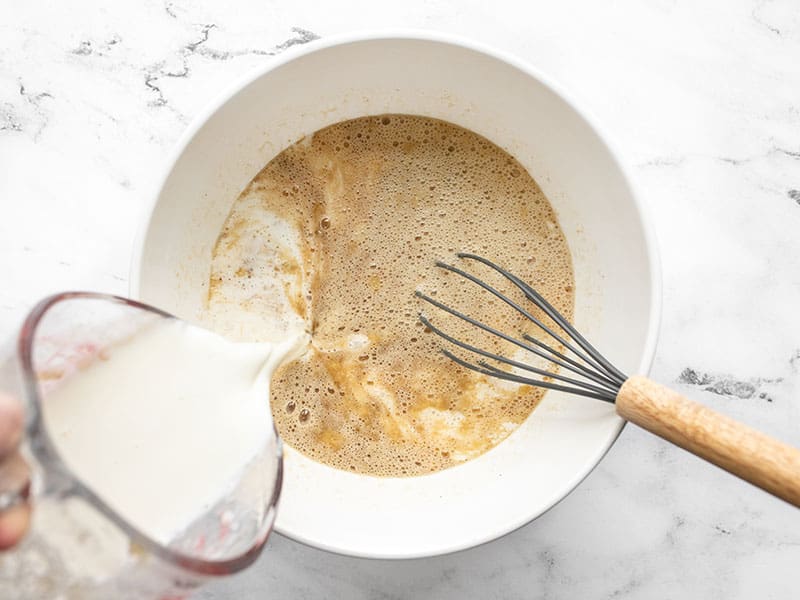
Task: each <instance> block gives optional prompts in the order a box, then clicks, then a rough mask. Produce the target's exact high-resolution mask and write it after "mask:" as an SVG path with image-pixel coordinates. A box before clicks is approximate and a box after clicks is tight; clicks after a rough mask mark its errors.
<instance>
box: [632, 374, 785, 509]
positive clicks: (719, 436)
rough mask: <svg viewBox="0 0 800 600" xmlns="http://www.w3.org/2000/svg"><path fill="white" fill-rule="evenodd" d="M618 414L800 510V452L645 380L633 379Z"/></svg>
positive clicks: (635, 377)
mask: <svg viewBox="0 0 800 600" xmlns="http://www.w3.org/2000/svg"><path fill="white" fill-rule="evenodd" d="M616 406H617V413H618V414H619V415H620V416H621V417H623V418H624V419H626V420H628V421H630V422H631V423H636V425H638V426H639V427H643V428H644V429H647V430H648V431H650V432H651V433H654V434H656V435H657V436H659V437H662V438H664V439H665V440H667V441H670V442H672V443H673V444H676V445H678V446H680V447H681V448H683V449H685V450H688V451H689V452H691V453H692V454H695V455H697V456H699V457H701V458H704V459H706V460H707V461H709V462H711V463H714V464H715V465H717V466H718V467H721V468H723V469H725V470H726V471H728V472H730V473H733V474H734V475H736V476H738V477H741V478H742V479H744V480H746V481H749V482H750V483H752V484H753V485H756V486H758V487H760V488H761V489H763V490H766V491H768V492H770V493H771V494H774V495H775V496H777V497H778V498H782V499H783V500H786V501H787V502H789V503H791V504H794V505H795V506H797V507H800V450H798V449H797V448H794V447H792V446H789V445H788V444H784V443H783V442H780V441H778V440H776V439H774V438H771V437H769V436H768V435H765V434H763V433H761V432H760V431H756V430H755V429H753V428H751V427H748V426H747V425H744V424H742V423H739V422H738V421H736V420H734V419H731V418H730V417H726V416H725V415H722V414H720V413H718V412H716V411H714V410H711V409H710V408H706V407H705V406H703V405H702V404H698V403H697V402H694V401H692V400H689V399H688V398H686V397H684V396H682V395H680V394H678V393H677V392H674V391H672V390H670V389H669V388H666V387H664V386H663V385H660V384H658V383H655V382H654V381H651V380H649V379H647V378H646V377H640V376H638V375H637V376H633V377H631V378H629V379H628V380H627V381H626V382H625V383H624V384H623V385H622V388H620V390H619V394H617V402H616Z"/></svg>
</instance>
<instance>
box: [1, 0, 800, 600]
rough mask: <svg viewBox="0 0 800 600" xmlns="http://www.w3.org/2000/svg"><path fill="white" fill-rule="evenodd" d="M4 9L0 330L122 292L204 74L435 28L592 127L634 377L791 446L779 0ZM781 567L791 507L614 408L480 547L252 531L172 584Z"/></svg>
mask: <svg viewBox="0 0 800 600" xmlns="http://www.w3.org/2000/svg"><path fill="white" fill-rule="evenodd" d="M601 4H602V5H601ZM3 14H4V17H3V19H2V22H0V165H2V166H1V167H0V199H1V200H0V202H2V205H1V206H2V212H0V215H2V216H1V218H0V273H2V278H3V285H2V286H0V333H3V334H10V333H11V331H12V330H13V328H14V327H16V325H17V324H18V322H19V320H20V319H21V317H22V316H23V314H24V313H25V311H26V309H28V308H29V307H30V306H31V305H32V303H33V302H35V301H36V300H37V299H39V298H40V297H41V296H43V295H45V294H47V293H49V292H53V291H57V290H62V289H66V288H88V289H96V290H102V291H108V292H114V293H118V294H125V293H126V292H127V278H128V264H129V260H130V255H131V249H132V242H133V237H134V234H135V231H136V227H137V223H138V222H139V220H140V219H141V217H142V216H143V211H144V207H145V206H146V204H147V201H148V198H149V197H150V195H151V194H152V191H153V187H154V184H155V177H156V174H158V173H159V172H160V169H161V168H162V165H163V163H164V161H165V158H166V156H167V154H168V152H169V151H170V147H171V146H172V145H173V143H174V142H175V141H176V140H177V138H178V136H179V135H180V134H181V132H182V131H183V130H184V128H185V127H186V126H187V124H188V123H189V122H190V120H191V119H192V118H193V116H194V115H195V114H197V112H198V111H199V110H200V109H201V107H203V105H204V104H206V103H207V102H208V101H209V100H210V99H211V98H212V97H213V96H214V95H215V94H216V93H217V92H218V91H219V90H220V89H221V88H223V87H225V86H227V85H228V84H230V83H231V82H232V81H234V80H236V79H237V78H238V77H240V76H241V75H242V74H243V73H244V72H246V71H247V70H249V69H251V68H253V67H256V66H258V65H262V64H264V63H265V62H267V61H269V60H270V56H272V55H274V54H277V53H279V52H281V51H282V50H283V49H285V48H288V47H290V46H292V45H295V44H302V43H305V42H307V41H309V40H312V39H314V38H316V37H319V36H328V35H331V34H335V33H340V32H346V31H351V30H355V29H369V28H376V27H415V28H429V29H437V30H443V31H447V32H451V33H456V34H460V35H463V36H467V37H470V38H473V39H477V40H479V41H483V42H486V43H489V44H491V45H494V46H497V47H499V48H502V49H504V50H507V51H510V52H512V53H515V54H517V55H519V56H520V57H522V58H524V59H526V60H528V61H529V62H531V63H533V64H534V65H536V66H537V67H539V68H540V69H541V70H543V71H545V72H546V73H548V74H549V75H551V76H553V77H554V78H556V79H557V80H560V82H561V83H562V84H563V85H564V86H566V87H567V88H568V89H569V90H570V91H571V92H572V93H573V94H574V95H575V96H577V97H578V98H579V99H580V100H581V101H582V105H584V106H587V107H588V108H589V109H590V110H591V111H593V112H594V114H595V115H596V116H597V118H598V120H599V122H600V123H601V124H602V125H603V127H604V129H605V130H606V131H609V132H611V134H612V135H613V137H614V138H615V141H616V143H617V145H618V147H619V148H620V150H621V152H622V154H623V156H624V158H625V159H626V160H627V162H628V163H629V164H630V165H631V166H632V171H633V174H634V176H635V178H636V179H637V182H638V184H639V186H640V188H641V192H642V194H643V196H644V198H645V199H646V201H647V202H648V203H649V204H650V207H651V209H652V213H653V216H654V217H655V226H656V232H657V235H658V237H659V239H660V244H661V253H662V261H663V271H664V314H663V323H662V328H661V337H660V341H659V344H658V351H657V356H656V360H655V364H654V367H653V370H652V373H651V374H652V376H653V377H654V378H655V379H657V380H659V381H662V382H664V383H667V384H670V385H672V386H675V388H676V389H678V390H680V391H682V392H685V393H686V394H688V395H690V396H691V397H693V398H695V399H697V400H699V401H701V402H704V403H706V404H708V405H710V406H712V407H715V408H717V409H720V410H722V411H724V412H726V413H728V414H730V415H732V416H734V417H736V418H739V419H741V420H744V421H746V422H748V423H750V424H752V425H754V426H756V427H759V428H762V429H763V430H765V431H767V432H769V433H772V434H774V435H776V436H779V437H782V438H783V439H785V440H786V441H789V442H792V443H794V444H796V445H800V309H799V308H798V307H800V93H798V92H800V9H798V6H797V3H796V2H795V1H794V0H776V1H763V0H758V1H751V0H738V1H735V2H728V1H724V0H717V1H706V2H702V3H697V2H691V1H684V0H648V1H646V2H642V1H639V0H622V1H620V2H615V3H594V2H589V1H586V2H573V1H567V2H558V3H555V2H509V1H504V0H495V1H493V2H482V1H479V0H462V1H456V0H405V1H404V2H392V3H381V2H374V3H369V4H365V5H362V3H360V2H357V1H355V0H339V1H337V2H331V3H326V2H321V1H316V2H310V1H308V2H306V1H302V0H301V1H298V2H285V3H276V2H264V1H263V0H259V1H256V0H247V1H243V2H239V3H235V7H234V4H232V3H218V2H213V1H212V0H198V1H192V2H187V1H184V0H175V1H170V0H167V1H165V2H162V1H156V0H148V1H146V2H126V3H122V2H120V3H106V2H101V1H99V0H97V1H95V2H89V1H79V2H69V3H63V2H62V3H45V2H43V1H41V0H28V1H26V2H14V1H13V0H6V1H5V4H4V10H3ZM798 565H800V512H798V511H797V510H796V509H793V508H791V507H789V506H788V505H786V504H784V503H782V502H780V501H777V500H775V499H773V498H771V497H769V496H767V495H766V494H764V493H762V492H760V491H758V490H756V489H754V488H752V487H750V486H749V485H747V484H744V483H742V482H740V481H738V480H736V479H734V478H733V477H730V476H729V475H727V474H725V473H723V472H721V471H719V470H718V469H716V468H714V467H711V466H709V465H708V464H706V463H704V462H702V461H700V460H699V459H696V458H694V457H692V456H690V455H688V454H687V453H685V452H683V451H681V450H679V449H676V448H674V447H672V446H669V445H668V444H666V443H664V442H662V441H660V440H658V439H656V438H654V437H653V436H650V435H648V434H646V433H644V432H643V431H642V430H640V429H638V428H636V427H635V426H628V427H626V428H625V430H624V432H623V434H622V436H621V437H620V439H619V441H618V442H617V443H616V444H615V445H614V447H613V448H612V449H611V451H610V452H609V453H608V455H607V457H606V458H605V459H604V460H603V461H602V463H601V464H600V466H599V467H598V468H597V469H596V470H595V471H594V472H593V473H592V474H591V475H590V476H589V478H588V479H586V481H585V482H584V483H583V484H581V485H580V487H579V488H578V489H577V490H576V491H575V492H574V493H573V494H571V495H570V496H569V497H567V498H566V499H565V500H564V501H563V502H561V503H560V504H559V505H557V506H556V507H555V508H554V509H552V510H551V511H550V512H548V513H547V514H545V515H544V516H543V517H541V518H540V519H538V520H537V521H535V522H533V523H531V524H530V525H528V526H526V527H524V528H522V529H520V530H518V531H516V532H515V533H512V534H510V535H508V536H506V537H504V538H502V539H500V540H498V541H496V542H493V543H490V544H487V545H484V546H481V547H479V548H475V549H472V550H469V551H465V552H460V553H457V554H454V555H450V556H443V557H439V558H433V559H426V560H412V561H403V562H390V561H370V560H357V559H351V558H346V557H342V556H336V555H332V554H328V553H325V552H322V551H319V550H315V549H312V548H308V547H305V546H302V545H299V544H297V543H295V542H292V541H290V540H288V539H285V538H282V537H280V536H277V535H275V536H273V538H272V539H271V541H270V543H269V546H268V549H267V551H266V552H265V553H264V554H263V556H262V558H261V559H260V560H259V562H258V563H257V564H256V565H255V566H254V567H252V568H251V569H250V570H248V571H246V572H245V573H243V574H241V575H238V576H235V577H233V578H230V579H227V580H220V581H218V582H216V583H214V584H213V585H212V586H210V587H208V588H206V589H204V590H202V591H200V592H199V593H198V594H197V597H198V598H203V599H212V598H227V597H233V598H242V599H245V598H262V597H265V598H266V597H269V598H326V599H327V598H347V599H348V600H359V599H367V598H369V599H375V598H385V599H399V598H459V599H472V598H474V599H481V600H485V599H487V598H609V599H611V598H614V599H623V598H703V599H712V598H724V599H726V600H733V599H750V598H790V597H797V594H798V592H797V586H798V584H797V581H798V580H797V574H796V571H797V567H798Z"/></svg>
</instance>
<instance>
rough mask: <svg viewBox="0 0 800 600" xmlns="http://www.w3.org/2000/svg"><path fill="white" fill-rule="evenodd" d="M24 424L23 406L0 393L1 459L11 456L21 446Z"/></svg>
mask: <svg viewBox="0 0 800 600" xmlns="http://www.w3.org/2000/svg"><path fill="white" fill-rule="evenodd" d="M23 422H24V415H23V413H22V405H21V404H20V403H19V402H18V401H17V400H16V399H15V398H13V397H11V396H9V395H7V394H3V393H0V458H2V457H5V456H7V455H9V454H11V453H12V452H13V451H14V449H15V448H16V447H17V445H18V444H19V441H20V439H21V437H22V429H23V424H24V423H23Z"/></svg>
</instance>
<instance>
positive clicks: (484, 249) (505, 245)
mask: <svg viewBox="0 0 800 600" xmlns="http://www.w3.org/2000/svg"><path fill="white" fill-rule="evenodd" d="M459 251H466V252H475V253H478V254H482V255H485V256H487V257H489V258H491V259H492V260H495V261H496V262H498V263H500V264H502V265H503V266H505V267H506V268H508V269H509V270H510V271H512V272H514V273H516V274H517V275H519V276H521V277H522V278H523V279H525V280H527V281H529V282H531V283H532V284H534V285H535V286H536V287H537V289H539V290H540V291H541V292H542V293H543V294H544V295H545V296H546V297H547V298H549V299H550V300H551V302H552V303H553V304H554V305H555V307H556V308H557V309H558V310H559V311H561V312H562V314H564V315H565V316H566V317H567V318H571V317H572V309H573V297H574V292H573V286H574V283H573V275H572V264H571V259H570V253H569V249H568V247H567V243H566V240H565V238H564V235H563V234H562V232H561V230H560V228H559V226H558V222H557V220H556V216H555V214H554V212H553V209H552V208H551V206H550V204H549V203H548V201H547V199H546V198H545V197H544V195H543V194H542V192H541V190H540V189H539V187H538V186H537V184H536V182H535V181H534V180H533V179H532V178H531V177H530V175H529V174H528V173H527V172H526V171H525V169H524V168H523V167H522V166H521V165H520V164H519V163H518V162H517V161H516V160H515V159H514V158H513V157H511V156H510V155H509V154H508V153H506V152H505V151H503V150H502V149H501V148H499V147H497V146H495V145H494V144H492V143H491V142H489V141H488V140H486V139H485V138H483V137H481V136H479V135H477V134H475V133H472V132H470V131H468V130H465V129H462V128H460V127H457V126H455V125H452V124H449V123H446V122H444V121H440V120H436V119H430V118H425V117H418V116H409V115H382V116H377V117H367V118H361V119H355V120H351V121H345V122H342V123H338V124H336V125H333V126H331V127H328V128H326V129H323V130H321V131H319V132H317V133H315V134H314V135H313V136H311V137H308V138H305V139H303V140H301V141H299V142H298V143H296V144H295V145H293V146H291V147H289V148H287V149H286V150H284V151H283V152H281V153H280V154H279V155H278V156H277V157H275V158H274V159H273V160H272V161H271V162H270V163H269V164H268V165H267V166H266V167H265V168H264V170H263V171H261V173H259V174H258V175H257V176H256V177H255V179H254V180H253V181H252V182H251V183H250V185H249V186H248V187H247V188H246V189H245V190H244V192H243V193H242V194H241V196H240V197H239V198H238V199H237V201H236V202H235V204H234V206H233V208H232V210H231V212H230V215H229V216H228V219H227V221H226V223H225V225H224V228H223V230H222V232H221V235H220V237H219V240H218V241H217V244H216V247H215V249H214V255H213V263H212V273H211V282H210V291H209V301H208V309H207V312H206V314H205V315H204V319H205V321H206V323H207V324H209V325H210V326H212V327H213V328H215V329H217V330H218V331H220V333H223V334H226V335H228V336H231V337H233V338H235V339H240V340H246V341H259V340H262V339H265V338H266V339H269V337H268V336H270V335H273V334H274V333H275V332H276V331H277V330H278V329H279V327H281V326H284V325H281V324H285V327H287V328H293V327H296V326H297V323H298V322H299V321H304V322H305V324H306V327H307V329H308V330H309V331H311V333H312V343H311V346H310V348H309V350H308V352H307V353H306V354H305V355H304V356H302V357H301V358H299V359H297V360H295V361H292V362H290V363H288V364H285V365H284V366H282V367H281V368H280V369H279V370H278V371H276V373H275V375H274V376H273V380H272V396H271V403H272V410H273V415H274V418H275V421H276V424H277V426H278V430H279V432H280V434H281V436H282V437H283V439H284V440H285V441H286V442H287V443H288V444H290V445H291V446H293V447H294V448H295V449H297V450H299V451H300V452H303V453H304V454H306V455H308V456H310V457H312V458H314V459H316V460H318V461H320V462H323V463H326V464H328V465H331V466H333V467H337V468H340V469H344V470H348V471H355V472H359V473H366V474H371V475H382V476H406V475H421V474H426V473H431V472H434V471H438V470H440V469H444V468H447V467H450V466H452V465H455V464H458V463H460V462H463V461H465V460H468V459H470V458H473V457H476V456H478V455H480V454H481V453H483V452H485V451H486V450H488V449H490V448H492V447H493V446H495V445H496V444H498V443H499V442H500V441H502V440H503V439H504V438H505V437H507V436H508V435H509V433H511V432H512V431H513V430H514V429H515V428H516V427H517V426H518V425H519V424H520V423H522V422H523V421H524V420H525V419H526V418H527V417H528V415H529V414H530V412H531V411H532V410H533V408H534V407H535V406H536V404H537V403H538V402H539V400H540V399H541V397H542V394H543V392H542V391H541V390H538V389H534V388H531V387H529V386H518V385H515V384H508V383H503V382H499V381H494V380H489V379H488V378H486V377H485V376H482V375H480V374H477V373H473V372H468V371H466V370H464V369H461V368H459V367H457V366H455V365H454V364H453V363H451V362H450V361H449V360H448V359H447V358H445V357H443V356H441V354H439V352H438V350H439V347H440V345H441V340H440V339H438V338H437V337H436V336H435V335H433V334H432V333H430V332H427V331H425V329H424V328H423V327H422V326H421V324H420V323H419V322H418V320H417V314H418V312H419V311H420V310H421V309H422V308H423V307H422V306H421V303H420V302H419V301H418V300H417V299H416V298H415V297H414V291H415V290H417V289H419V290H422V291H424V292H426V293H428V294H433V295H438V297H439V298H441V299H442V300H445V301H446V302H448V303H450V304H455V305H456V306H457V307H458V308H459V309H460V310H462V311H464V312H467V313H469V314H471V315H473V316H475V317H476V318H479V319H481V320H484V321H486V322H489V323H492V324H493V325H494V326H497V327H499V328H503V329H505V330H506V331H509V332H511V333H516V332H519V331H526V332H529V333H531V334H532V335H535V334H537V332H536V331H535V330H533V328H532V326H531V324H530V323H528V322H526V321H524V320H523V319H522V318H518V317H517V316H515V315H514V314H513V313H512V311H510V310H509V309H506V308H505V307H504V306H502V305H501V303H500V302H499V301H497V300H495V299H493V298H491V297H487V295H485V294H482V293H480V292H479V291H478V289H477V288H476V287H475V286H474V285H472V284H469V283H468V282H465V281H462V280H460V279H458V278H456V276H455V275H447V274H445V273H443V272H441V271H440V270H438V269H436V268H435V267H434V266H433V264H434V262H435V260H437V259H445V260H452V259H453V255H454V253H456V252H459ZM484 274H485V275H486V277H487V279H489V280H491V281H495V282H496V279H492V278H491V276H490V274H489V273H481V275H484ZM432 316H434V315H432ZM435 316H436V318H437V322H440V323H442V325H446V329H447V330H448V331H449V332H451V333H453V334H454V335H456V336H457V337H460V338H462V339H465V340H466V341H472V342H474V343H475V344H476V345H481V346H482V347H485V348H487V349H489V350H493V351H496V352H502V353H505V354H507V355H512V356H513V355H514V350H513V349H511V348H508V347H506V346H504V345H501V344H500V343H499V342H497V341H496V340H491V339H488V338H485V337H484V338H479V337H477V335H476V332H475V330H474V328H471V327H468V326H465V325H463V324H460V323H457V322H455V321H443V320H439V319H440V316H439V315H435ZM528 360H529V358H528Z"/></svg>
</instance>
